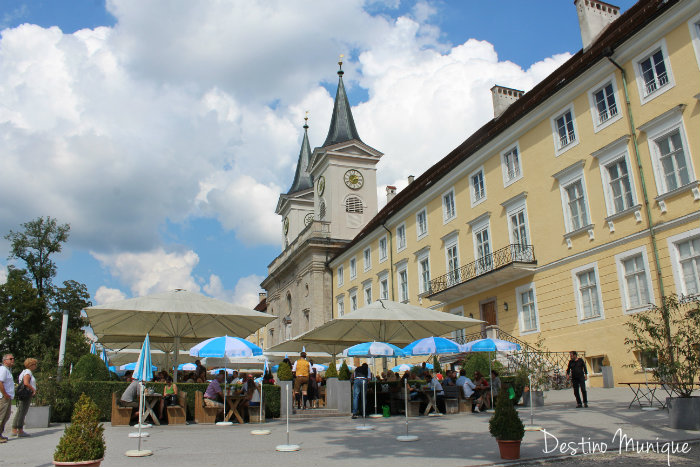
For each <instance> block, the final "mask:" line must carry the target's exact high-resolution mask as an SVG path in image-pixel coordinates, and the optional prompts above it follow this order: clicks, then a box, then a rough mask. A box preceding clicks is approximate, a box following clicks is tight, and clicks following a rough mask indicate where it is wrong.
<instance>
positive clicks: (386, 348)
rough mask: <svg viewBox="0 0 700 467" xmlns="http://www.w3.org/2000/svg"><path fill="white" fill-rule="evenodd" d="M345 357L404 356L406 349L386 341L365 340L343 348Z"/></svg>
mask: <svg viewBox="0 0 700 467" xmlns="http://www.w3.org/2000/svg"><path fill="white" fill-rule="evenodd" d="M343 356H344V357H403V356H404V351H403V350H401V349H400V348H399V347H397V346H395V345H394V344H388V343H386V342H363V343H362V344H357V345H353V346H352V347H349V348H347V349H345V350H343Z"/></svg>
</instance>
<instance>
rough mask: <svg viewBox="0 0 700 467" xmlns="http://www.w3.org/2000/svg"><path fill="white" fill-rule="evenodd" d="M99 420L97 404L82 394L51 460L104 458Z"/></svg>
mask: <svg viewBox="0 0 700 467" xmlns="http://www.w3.org/2000/svg"><path fill="white" fill-rule="evenodd" d="M102 366H104V363H103V364H102ZM99 420H100V409H99V408H98V407H97V404H95V403H94V402H93V401H92V399H90V398H89V397H88V396H86V395H85V394H82V395H81V396H80V399H78V402H77V403H76V404H75V409H74V410H73V417H72V418H71V423H70V425H67V426H66V431H65V432H64V433H63V436H61V440H60V441H59V442H58V446H56V452H54V455H53V459H54V460H55V461H57V462H82V461H90V460H99V459H102V458H104V456H105V449H106V446H105V438H104V426H102V424H101V423H99Z"/></svg>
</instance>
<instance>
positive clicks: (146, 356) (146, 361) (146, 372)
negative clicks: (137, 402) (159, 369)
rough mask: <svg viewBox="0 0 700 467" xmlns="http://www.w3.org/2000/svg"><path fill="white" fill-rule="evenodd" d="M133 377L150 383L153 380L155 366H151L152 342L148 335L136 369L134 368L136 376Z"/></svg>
mask: <svg viewBox="0 0 700 467" xmlns="http://www.w3.org/2000/svg"><path fill="white" fill-rule="evenodd" d="M132 377H133V378H134V379H136V380H138V381H150V380H151V379H153V365H151V342H150V340H149V339H148V334H146V338H145V339H144V340H143V346H141V354H140V355H139V359H138V361H137V362H136V368H134V374H133V375H132Z"/></svg>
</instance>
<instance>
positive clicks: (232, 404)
mask: <svg viewBox="0 0 700 467" xmlns="http://www.w3.org/2000/svg"><path fill="white" fill-rule="evenodd" d="M244 400H245V394H232V395H229V396H226V408H227V409H228V413H227V414H226V415H225V416H224V421H225V422H228V421H229V420H230V419H231V417H236V420H238V423H240V424H243V423H245V422H244V421H243V417H241V414H240V413H239V412H238V406H239V405H241V402H243V401H244Z"/></svg>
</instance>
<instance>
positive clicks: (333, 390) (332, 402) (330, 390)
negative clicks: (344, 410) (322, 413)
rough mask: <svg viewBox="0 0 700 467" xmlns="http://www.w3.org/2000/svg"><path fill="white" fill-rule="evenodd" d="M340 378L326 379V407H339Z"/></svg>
mask: <svg viewBox="0 0 700 467" xmlns="http://www.w3.org/2000/svg"><path fill="white" fill-rule="evenodd" d="M337 385H338V378H328V379H327V380H326V408H327V409H337V408H338V388H337Z"/></svg>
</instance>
